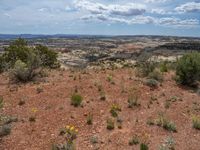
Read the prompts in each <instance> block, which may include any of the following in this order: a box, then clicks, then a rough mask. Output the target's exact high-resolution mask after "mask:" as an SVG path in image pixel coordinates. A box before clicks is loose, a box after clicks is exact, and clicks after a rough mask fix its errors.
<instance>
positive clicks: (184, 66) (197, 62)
mask: <svg viewBox="0 0 200 150" xmlns="http://www.w3.org/2000/svg"><path fill="white" fill-rule="evenodd" d="M176 78H177V81H178V83H180V84H183V85H188V86H192V85H194V84H195V82H196V81H199V80H200V53H198V52H194V53H189V54H185V55H184V56H183V57H181V58H180V59H179V60H178V61H177V67H176Z"/></svg>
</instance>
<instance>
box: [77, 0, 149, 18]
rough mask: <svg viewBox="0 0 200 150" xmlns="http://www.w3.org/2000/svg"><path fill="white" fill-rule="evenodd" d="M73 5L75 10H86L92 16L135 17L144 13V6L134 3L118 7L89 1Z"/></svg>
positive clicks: (81, 0) (85, 0)
mask: <svg viewBox="0 0 200 150" xmlns="http://www.w3.org/2000/svg"><path fill="white" fill-rule="evenodd" d="M74 4H75V7H76V8H78V9H82V10H87V11H89V12H90V13H92V14H109V15H119V16H135V15H141V14H143V13H144V12H145V11H146V9H145V8H146V7H145V5H142V4H136V3H127V4H124V5H118V4H115V5H113V4H110V5H104V4H101V3H95V2H92V1H89V0H76V1H75V2H74Z"/></svg>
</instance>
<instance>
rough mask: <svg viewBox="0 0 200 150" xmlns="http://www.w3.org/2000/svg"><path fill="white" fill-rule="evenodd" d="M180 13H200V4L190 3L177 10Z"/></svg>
mask: <svg viewBox="0 0 200 150" xmlns="http://www.w3.org/2000/svg"><path fill="white" fill-rule="evenodd" d="M175 10H176V11H177V12H179V13H186V12H200V3H196V2H188V3H185V4H182V5H180V6H178V7H176V8H175Z"/></svg>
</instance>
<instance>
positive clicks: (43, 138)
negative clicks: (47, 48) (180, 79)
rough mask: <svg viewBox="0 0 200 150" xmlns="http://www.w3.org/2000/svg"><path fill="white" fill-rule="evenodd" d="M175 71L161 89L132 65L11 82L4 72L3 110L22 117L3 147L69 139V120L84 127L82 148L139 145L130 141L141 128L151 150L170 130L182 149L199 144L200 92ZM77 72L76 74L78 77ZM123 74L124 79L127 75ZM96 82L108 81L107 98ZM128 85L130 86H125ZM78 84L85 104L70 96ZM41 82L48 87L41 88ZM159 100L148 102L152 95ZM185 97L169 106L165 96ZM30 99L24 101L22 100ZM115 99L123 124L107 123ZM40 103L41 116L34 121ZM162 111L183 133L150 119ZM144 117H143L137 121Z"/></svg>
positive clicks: (32, 147) (36, 146) (38, 147)
mask: <svg viewBox="0 0 200 150" xmlns="http://www.w3.org/2000/svg"><path fill="white" fill-rule="evenodd" d="M109 74H112V75H113V81H114V82H115V84H111V83H110V82H108V81H107V75H109ZM172 75H173V73H167V74H165V80H164V82H163V83H162V85H161V86H159V87H158V88H157V89H154V90H152V89H150V88H149V87H147V86H146V85H144V84H143V83H142V82H141V80H138V78H136V77H135V75H134V71H133V70H131V69H118V70H114V71H111V70H106V71H94V70H93V71H88V72H87V73H82V72H70V71H52V72H50V73H49V77H47V78H46V79H45V82H39V83H27V84H10V83H9V80H8V78H7V75H5V74H4V75H0V95H2V96H3V97H4V101H5V105H4V108H3V110H2V111H1V113H3V114H4V115H11V116H16V117H18V120H19V121H18V122H16V123H12V131H11V134H10V135H8V136H6V137H4V138H3V139H2V140H1V141H0V149H1V150H49V149H51V145H52V144H53V143H63V142H64V138H63V137H62V136H59V131H60V129H61V128H63V127H65V126H66V125H74V126H76V127H77V128H78V129H79V133H78V138H77V139H76V141H75V144H76V148H77V149H78V150H87V149H91V150H92V149H97V148H99V149H101V150H106V149H110V150H129V149H130V150H133V149H139V146H129V144H128V142H129V140H130V138H131V137H132V136H133V135H135V134H138V135H139V136H142V135H143V134H148V135H149V138H148V141H149V147H150V150H156V149H158V147H159V145H161V144H162V143H163V141H164V140H165V139H166V137H168V136H172V137H173V138H174V139H175V141H176V147H175V148H176V149H177V150H199V149H200V142H199V140H200V131H198V130H195V129H193V128H192V121H191V116H192V114H196V115H200V111H198V110H196V111H195V110H194V102H196V103H200V97H199V96H198V95H197V94H195V93H193V92H191V91H190V90H187V89H183V88H180V87H179V86H177V84H176V83H175V81H173V80H172ZM74 76H76V80H74ZM122 79H123V80H122ZM95 83H99V84H101V85H102V86H103V89H104V91H105V93H106V101H101V100H100V99H99V96H100V93H99V91H98V88H97V87H96V86H95ZM122 85H123V86H124V87H125V91H126V92H123V93H122V92H121V91H122ZM75 86H77V87H78V91H79V93H80V94H81V95H82V96H83V97H84V104H83V107H78V108H75V107H73V106H72V105H70V96H71V94H72V93H73V91H74V89H75ZM38 87H41V88H42V89H43V90H44V91H43V92H41V93H38V92H37V88H38ZM132 88H137V89H138V91H139V93H140V95H139V101H140V103H141V106H140V107H138V108H137V107H136V108H132V109H131V108H128V103H127V99H128V95H129V94H128V93H129V92H128V91H130V90H131V89H132ZM152 96H154V97H156V98H157V99H158V100H157V102H156V101H154V102H153V104H151V105H150V108H148V107H147V106H148V103H149V101H150V99H151V97H152ZM173 96H176V97H180V98H181V99H182V100H181V101H180V100H177V101H176V102H173V103H172V104H171V106H170V107H169V109H166V108H165V107H164V104H165V100H167V99H170V98H171V97H173ZM22 99H23V100H25V104H24V105H22V106H19V105H18V103H19V101H20V100H22ZM113 103H117V104H119V105H120V106H121V108H122V111H121V112H120V113H119V116H120V118H122V120H123V122H122V129H118V128H117V126H116V127H115V129H114V130H112V131H109V130H107V129H106V120H107V118H111V114H110V112H109V111H110V107H111V105H112V104H113ZM33 108H36V109H37V110H38V111H37V112H36V114H35V115H36V122H29V117H30V116H32V115H33V112H32V111H31V110H32V109H33ZM89 112H91V113H92V114H93V125H87V124H86V115H87V114H88V113H89ZM159 112H164V114H165V115H166V116H167V118H169V119H170V120H172V121H173V122H175V124H176V126H177V133H171V132H169V131H166V130H164V129H163V128H161V127H158V126H149V125H147V123H146V122H147V120H148V118H149V117H151V118H153V119H156V118H157V116H158V113H159ZM136 120H138V122H137V121H136ZM94 135H96V136H98V137H99V142H98V143H97V144H91V142H90V139H91V137H92V136H94Z"/></svg>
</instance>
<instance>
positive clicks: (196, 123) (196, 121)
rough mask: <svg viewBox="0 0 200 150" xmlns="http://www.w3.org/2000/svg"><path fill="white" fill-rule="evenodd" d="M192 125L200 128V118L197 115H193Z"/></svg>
mask: <svg viewBox="0 0 200 150" xmlns="http://www.w3.org/2000/svg"><path fill="white" fill-rule="evenodd" d="M192 126H193V128H195V129H197V130H200V118H199V117H197V116H193V117H192Z"/></svg>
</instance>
